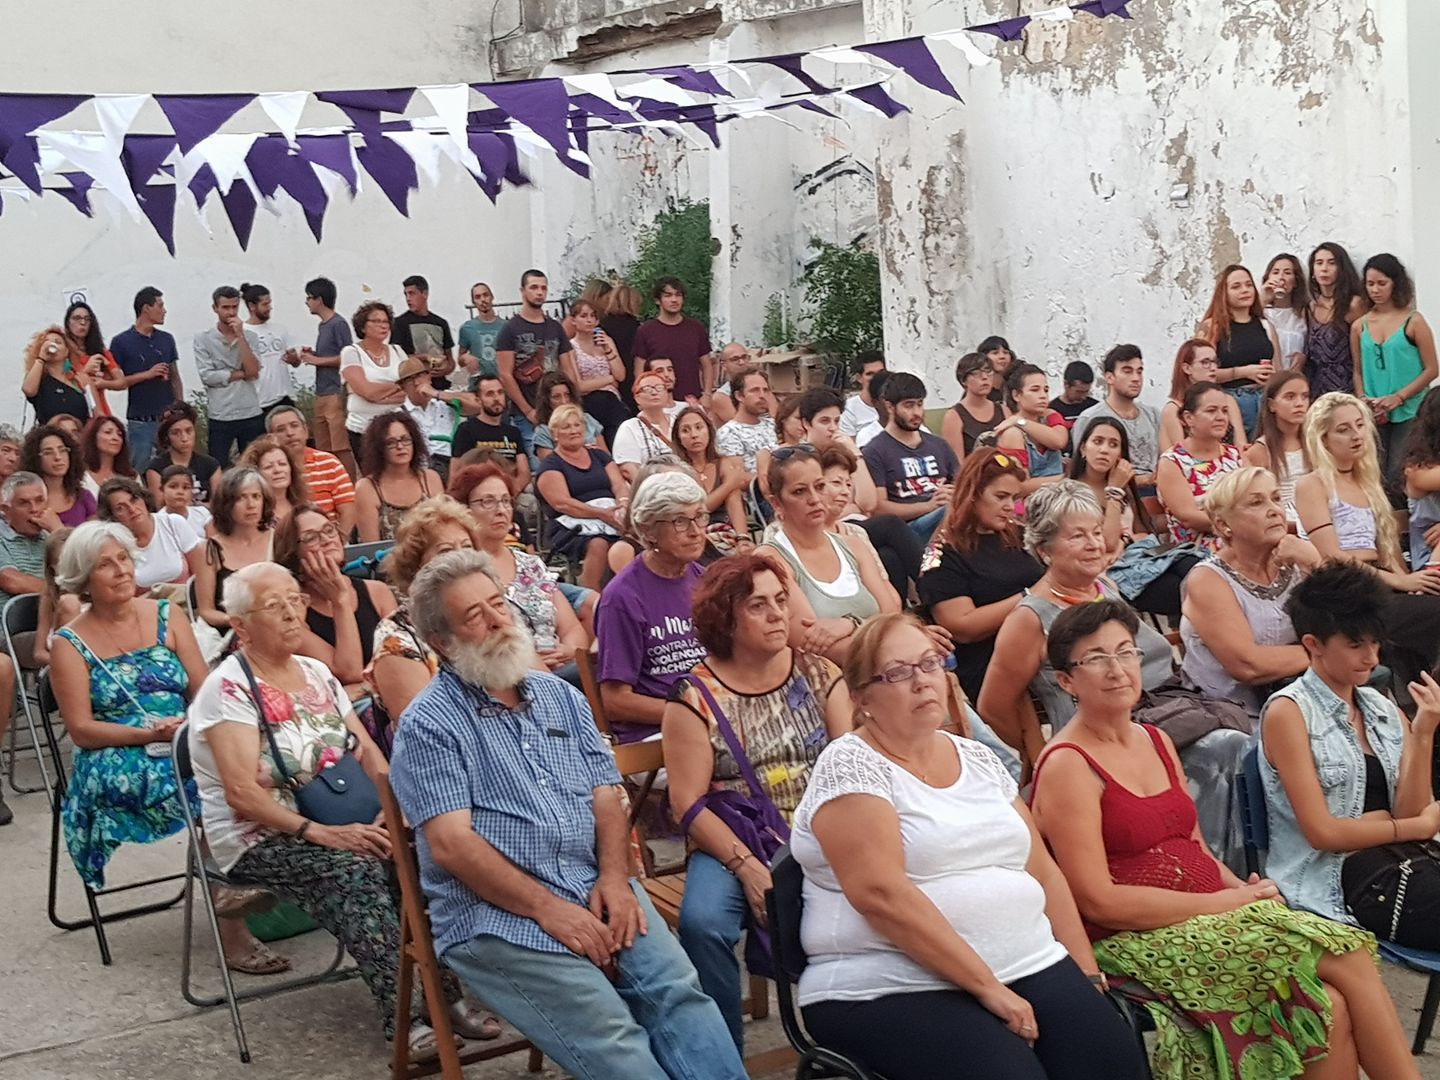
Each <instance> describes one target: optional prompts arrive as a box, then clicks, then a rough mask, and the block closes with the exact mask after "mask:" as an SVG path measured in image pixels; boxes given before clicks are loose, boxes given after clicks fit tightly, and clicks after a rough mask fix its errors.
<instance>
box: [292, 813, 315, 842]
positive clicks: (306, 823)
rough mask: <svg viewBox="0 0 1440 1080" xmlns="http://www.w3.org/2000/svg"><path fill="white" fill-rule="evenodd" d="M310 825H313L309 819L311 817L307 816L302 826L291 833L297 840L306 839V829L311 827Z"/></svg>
mask: <svg viewBox="0 0 1440 1080" xmlns="http://www.w3.org/2000/svg"><path fill="white" fill-rule="evenodd" d="M310 825H311V821H310V819H309V818H306V819H305V820H304V821H303V822H302V823H301V824H300V827H299V828H298V829H296V830H295V831H294V832H293V833H291V834H290V835H291V836H293V837H294V838H295V839H296V840H304V839H305V830H306V829H308V828H310Z"/></svg>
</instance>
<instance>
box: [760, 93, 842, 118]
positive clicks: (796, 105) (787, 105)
mask: <svg viewBox="0 0 1440 1080" xmlns="http://www.w3.org/2000/svg"><path fill="white" fill-rule="evenodd" d="M777 109H804V110H805V111H806V112H813V113H818V114H819V115H821V116H828V117H830V118H831V119H832V120H833V119H835V114H834V113H833V112H831V111H830V110H829V109H827V108H825V107H824V106H823V105H817V104H816V103H815V102H813V101H811V100H810V99H809V98H797V99H796V100H794V101H782V102H781V103H780V104H779V105H767V106H766V107H765V111H766V112H772V111H774V110H777Z"/></svg>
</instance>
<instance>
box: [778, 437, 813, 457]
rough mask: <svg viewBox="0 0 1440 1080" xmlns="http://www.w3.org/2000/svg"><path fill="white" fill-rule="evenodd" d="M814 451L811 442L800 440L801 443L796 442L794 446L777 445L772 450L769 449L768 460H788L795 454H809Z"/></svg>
mask: <svg viewBox="0 0 1440 1080" xmlns="http://www.w3.org/2000/svg"><path fill="white" fill-rule="evenodd" d="M814 453H815V447H814V445H813V444H811V443H808V442H802V443H796V444H795V445H794V446H777V447H776V448H775V449H774V450H771V451H770V460H771V461H788V460H790V459H791V458H792V457H794V456H795V455H796V454H811V455H813V454H814Z"/></svg>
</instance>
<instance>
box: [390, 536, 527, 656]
mask: <svg viewBox="0 0 1440 1080" xmlns="http://www.w3.org/2000/svg"><path fill="white" fill-rule="evenodd" d="M472 574H484V575H485V576H486V577H488V578H489V579H490V580H491V581H493V582H494V583H495V587H496V588H497V589H499V590H500V594H501V595H502V596H503V595H504V594H505V586H504V585H502V584H501V583H500V577H499V575H498V574H496V573H495V564H494V562H492V561H491V559H490V556H489V555H486V554H485V553H484V552H483V551H465V550H461V551H447V552H446V553H445V554H444V555H438V556H436V557H435V558H434V559H431V560H430V561H429V562H428V563H426V564H425V567H424V569H422V570H421V571H420V572H419V573H418V574H416V575H415V580H414V581H412V582H411V583H410V593H409V600H408V604H407V606H408V608H409V612H410V621H411V622H413V623H414V624H415V632H416V633H418V634H419V635H420V637H421V640H423V641H426V642H429V643H430V644H431V645H433V644H435V642H437V641H444V640H445V639H447V638H449V637H450V635H451V634H452V633H454V630H455V628H454V627H453V626H451V625H450V617H449V615H447V614H446V612H445V590H446V589H448V588H449V587H450V586H451V585H454V584H455V582H457V581H459V580H460V579H462V578H467V577H470V576H471V575H472Z"/></svg>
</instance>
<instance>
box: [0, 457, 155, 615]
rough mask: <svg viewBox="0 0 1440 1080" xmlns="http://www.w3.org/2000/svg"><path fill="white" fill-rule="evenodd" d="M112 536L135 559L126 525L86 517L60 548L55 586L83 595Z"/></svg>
mask: <svg viewBox="0 0 1440 1080" xmlns="http://www.w3.org/2000/svg"><path fill="white" fill-rule="evenodd" d="M31 475H33V474H31ZM12 479H13V477H12ZM111 540H113V541H115V543H117V544H119V545H120V546H121V547H122V548H124V549H125V551H126V553H127V554H128V555H129V556H130V558H131V560H132V561H133V560H134V558H135V555H136V550H135V537H133V536H131V535H130V530H129V529H127V528H125V526H124V525H119V524H117V523H115V522H113V521H87V522H85V523H84V524H83V525H77V526H76V527H75V531H74V532H72V533H71V534H70V535H69V536H68V537H66V539H65V546H64V547H63V548H61V549H60V561H59V562H58V563H57V564H56V565H55V588H57V589H59V590H60V591H61V592H62V593H71V594H73V595H75V596H84V595H85V592H86V590H87V589H88V588H89V585H90V571H92V570H94V569H95V564H96V563H97V562H98V561H99V559H100V551H101V549H102V548H104V546H105V545H106V543H108V542H109V541H111Z"/></svg>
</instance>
